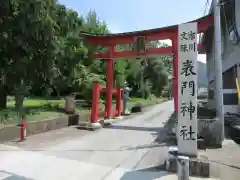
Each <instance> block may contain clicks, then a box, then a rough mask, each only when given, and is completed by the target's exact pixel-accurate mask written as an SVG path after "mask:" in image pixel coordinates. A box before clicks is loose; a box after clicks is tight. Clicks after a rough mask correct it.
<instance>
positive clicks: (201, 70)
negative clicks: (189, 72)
mask: <svg viewBox="0 0 240 180" xmlns="http://www.w3.org/2000/svg"><path fill="white" fill-rule="evenodd" d="M197 69H198V87H207V85H208V80H207V67H206V64H205V63H203V62H201V61H198V68H197Z"/></svg>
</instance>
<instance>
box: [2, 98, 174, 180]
mask: <svg viewBox="0 0 240 180" xmlns="http://www.w3.org/2000/svg"><path fill="white" fill-rule="evenodd" d="M172 112H173V102H172V101H168V102H165V103H162V104H159V105H156V106H154V107H151V108H148V109H147V110H146V112H144V113H142V114H140V115H137V116H134V117H132V118H129V119H127V120H123V121H119V122H117V123H114V124H112V125H111V126H109V127H107V128H104V129H101V130H99V131H95V132H89V131H83V130H78V129H77V128H75V127H68V128H64V129H60V130H56V131H51V132H48V133H44V134H40V135H34V136H30V137H28V139H27V141H25V142H23V143H12V142H11V143H7V144H0V150H1V151H0V160H1V163H0V180H3V179H5V180H6V179H16V180H20V179H21V180H67V179H69V180H79V179H81V180H90V179H93V180H134V179H138V180H141V179H143V180H154V179H156V180H157V179H159V180H165V179H167V180H171V179H177V177H176V175H172V174H167V173H166V172H164V171H163V170H161V169H159V168H158V166H159V165H160V164H163V162H164V159H165V158H166V156H167V150H168V147H166V144H164V143H159V142H156V141H155V139H156V138H157V137H158V136H159V135H161V133H163V132H164V128H163V127H164V122H165V121H167V120H168V117H169V116H170V115H171V114H172Z"/></svg>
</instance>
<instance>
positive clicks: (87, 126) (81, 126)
mask: <svg viewBox="0 0 240 180" xmlns="http://www.w3.org/2000/svg"><path fill="white" fill-rule="evenodd" d="M102 127H103V126H102V125H101V124H100V123H99V122H95V123H84V124H79V126H78V127H77V128H78V129H84V130H91V131H95V130H97V129H101V128H102Z"/></svg>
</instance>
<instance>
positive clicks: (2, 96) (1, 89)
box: [0, 84, 7, 110]
mask: <svg viewBox="0 0 240 180" xmlns="http://www.w3.org/2000/svg"><path fill="white" fill-rule="evenodd" d="M6 108H7V88H6V86H5V85H4V84H3V85H0V110H2V109H6Z"/></svg>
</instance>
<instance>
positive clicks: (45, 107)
mask: <svg viewBox="0 0 240 180" xmlns="http://www.w3.org/2000/svg"><path fill="white" fill-rule="evenodd" d="M163 100H164V99H157V98H153V99H141V98H131V100H130V101H129V103H128V106H129V109H131V107H132V106H134V105H135V104H137V103H141V104H143V105H145V104H157V103H160V102H161V101H163ZM77 102H84V101H80V100H79V101H77ZM14 104H15V101H14V98H13V97H8V101H7V107H8V108H7V109H5V110H2V111H0V124H15V123H19V117H18V114H17V111H16V110H15V109H14ZM23 104H24V114H25V117H26V120H27V121H40V120H44V119H49V118H54V117H58V116H62V115H64V114H65V113H64V111H63V107H64V99H59V100H56V99H53V100H49V99H43V98H25V100H24V103H23ZM99 108H100V111H101V112H103V110H104V101H100V105H99ZM114 108H115V102H113V109H114ZM76 111H77V112H78V113H79V114H81V115H82V116H85V118H84V119H86V120H87V119H89V117H90V109H89V108H86V107H83V106H82V105H81V103H77V104H76Z"/></svg>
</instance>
